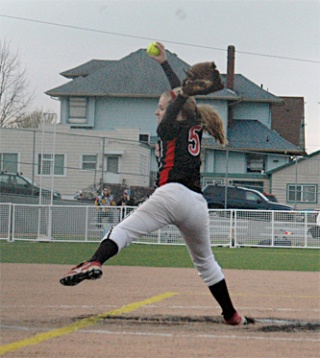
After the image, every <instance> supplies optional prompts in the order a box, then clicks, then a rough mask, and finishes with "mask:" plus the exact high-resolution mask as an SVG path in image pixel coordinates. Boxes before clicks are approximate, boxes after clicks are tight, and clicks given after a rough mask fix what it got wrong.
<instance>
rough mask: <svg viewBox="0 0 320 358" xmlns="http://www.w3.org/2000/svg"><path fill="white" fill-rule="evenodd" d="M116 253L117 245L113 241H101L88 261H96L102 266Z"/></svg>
mask: <svg viewBox="0 0 320 358" xmlns="http://www.w3.org/2000/svg"><path fill="white" fill-rule="evenodd" d="M118 251H119V248H118V245H117V244H116V243H115V242H114V241H112V240H110V239H106V240H103V241H102V242H101V243H100V246H99V247H98V249H97V251H96V252H95V253H94V254H93V256H92V257H91V259H90V260H89V261H98V262H100V263H101V265H103V264H104V263H105V262H106V261H107V260H109V259H110V258H111V257H112V256H115V255H116V254H117V253H118Z"/></svg>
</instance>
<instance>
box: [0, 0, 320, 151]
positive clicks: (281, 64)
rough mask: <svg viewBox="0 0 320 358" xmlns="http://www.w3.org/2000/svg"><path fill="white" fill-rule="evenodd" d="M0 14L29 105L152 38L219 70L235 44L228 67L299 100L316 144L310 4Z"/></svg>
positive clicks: (319, 142) (316, 13)
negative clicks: (79, 72) (23, 74)
mask: <svg viewBox="0 0 320 358" xmlns="http://www.w3.org/2000/svg"><path fill="white" fill-rule="evenodd" d="M0 14H1V16H0V34H1V38H6V40H7V41H8V42H9V43H10V49H11V51H12V52H18V53H19V56H20V61H21V63H22V64H23V66H25V67H26V70H27V77H28V79H29V82H30V84H29V88H30V91H33V90H34V91H35V97H34V101H33V103H32V108H34V109H42V110H43V111H54V112H56V113H59V102H57V101H55V100H53V99H51V98H50V97H48V96H46V95H45V94H44V92H45V91H47V90H49V89H52V88H54V87H57V86H59V85H62V84H64V83H66V82H67V79H64V77H62V76H61V75H59V73H61V72H63V71H65V70H68V69H70V68H73V67H76V66H78V65H80V64H82V63H84V62H87V61H89V60H91V59H107V60H118V59H121V58H122V57H125V56H127V55H128V54H130V53H132V52H135V51H137V50H139V49H141V48H146V47H147V45H148V44H149V42H150V41H151V40H156V41H162V42H163V43H164V44H165V45H166V47H167V49H168V50H170V51H171V52H173V53H176V54H177V55H178V56H179V57H180V58H181V59H182V60H184V61H185V62H187V63H189V64H194V63H197V62H203V61H209V60H213V61H215V62H216V64H217V67H218V69H219V70H220V72H221V73H225V72H226V68H227V47H228V45H234V46H235V48H236V64H235V72H236V73H241V74H242V75H244V76H245V77H247V78H248V79H250V80H251V81H253V82H254V83H256V84H257V85H261V84H262V85H263V87H264V89H267V90H269V92H271V93H272V94H275V95H277V96H297V97H304V99H305V122H306V147H307V152H308V153H312V152H314V151H316V150H319V149H320V109H319V108H320V1H319V0H300V1H293V0H268V1H264V0H250V1H248V0H237V1H230V0H221V1H220V0H219V1H218V0H211V1H210V0H208V1H205V0H190V1H189V0H184V1H177V0H168V1H162V0H149V1H136V0H132V1H131V0H123V1H121V0H116V1H108V0H104V1H90V0H85V1H84V0H83V1H78V0H38V1H34V0H24V1H22V0H0ZM3 15H5V16H3ZM8 16H9V17H8ZM13 17H16V18H13ZM18 18H19V19H18ZM23 19H24V20H23ZM27 20H32V21H27ZM151 115H153V114H151Z"/></svg>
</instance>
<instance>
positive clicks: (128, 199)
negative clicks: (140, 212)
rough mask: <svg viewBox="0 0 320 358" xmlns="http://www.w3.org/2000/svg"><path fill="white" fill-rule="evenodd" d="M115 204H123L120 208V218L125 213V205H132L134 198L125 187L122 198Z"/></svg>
mask: <svg viewBox="0 0 320 358" xmlns="http://www.w3.org/2000/svg"><path fill="white" fill-rule="evenodd" d="M117 206H123V208H121V210H120V220H122V219H123V218H124V217H125V216H126V213H127V210H126V208H125V206H134V199H133V197H132V196H131V191H130V190H128V189H126V190H125V191H124V192H123V196H122V198H121V199H120V200H119V201H118V202H117Z"/></svg>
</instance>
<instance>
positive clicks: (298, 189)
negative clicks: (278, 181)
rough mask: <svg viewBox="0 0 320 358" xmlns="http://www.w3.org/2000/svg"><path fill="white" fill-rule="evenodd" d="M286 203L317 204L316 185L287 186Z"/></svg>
mask: <svg viewBox="0 0 320 358" xmlns="http://www.w3.org/2000/svg"><path fill="white" fill-rule="evenodd" d="M287 201H288V203H290V202H300V203H316V202H317V185H315V184H297V185H295V184H288V191H287Z"/></svg>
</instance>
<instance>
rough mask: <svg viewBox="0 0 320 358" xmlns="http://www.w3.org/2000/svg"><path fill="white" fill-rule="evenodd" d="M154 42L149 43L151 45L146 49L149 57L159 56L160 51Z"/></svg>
mask: <svg viewBox="0 0 320 358" xmlns="http://www.w3.org/2000/svg"><path fill="white" fill-rule="evenodd" d="M156 44H157V43H156V42H151V44H150V45H149V46H148V47H147V54H148V55H149V56H159V55H160V50H159V49H158V47H157V46H156Z"/></svg>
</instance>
